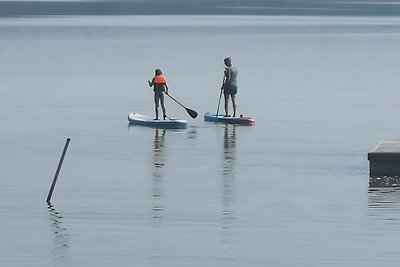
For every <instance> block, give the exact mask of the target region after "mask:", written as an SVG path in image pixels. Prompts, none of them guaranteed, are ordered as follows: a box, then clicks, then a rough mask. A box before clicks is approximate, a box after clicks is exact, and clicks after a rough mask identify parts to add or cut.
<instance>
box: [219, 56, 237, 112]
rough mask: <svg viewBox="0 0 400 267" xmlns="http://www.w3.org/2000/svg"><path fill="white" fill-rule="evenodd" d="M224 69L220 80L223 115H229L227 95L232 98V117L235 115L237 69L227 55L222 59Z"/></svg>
mask: <svg viewBox="0 0 400 267" xmlns="http://www.w3.org/2000/svg"><path fill="white" fill-rule="evenodd" d="M224 63H225V66H226V67H225V70H224V79H223V81H222V86H221V90H223V92H224V99H225V117H230V116H229V114H228V103H229V97H230V98H231V100H232V106H233V117H235V116H236V93H237V80H236V78H237V75H238V70H237V69H236V68H235V67H234V66H233V65H232V60H231V58H229V57H227V58H225V59H224Z"/></svg>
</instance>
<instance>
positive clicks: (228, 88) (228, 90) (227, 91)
mask: <svg viewBox="0 0 400 267" xmlns="http://www.w3.org/2000/svg"><path fill="white" fill-rule="evenodd" d="M236 93H237V85H234V84H225V86H224V95H236Z"/></svg>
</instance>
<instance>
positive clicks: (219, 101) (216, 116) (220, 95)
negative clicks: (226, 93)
mask: <svg viewBox="0 0 400 267" xmlns="http://www.w3.org/2000/svg"><path fill="white" fill-rule="evenodd" d="M221 97H222V90H221V93H219V100H218V108H217V113H216V114H215V119H216V121H217V120H218V112H219V105H220V104H221Z"/></svg>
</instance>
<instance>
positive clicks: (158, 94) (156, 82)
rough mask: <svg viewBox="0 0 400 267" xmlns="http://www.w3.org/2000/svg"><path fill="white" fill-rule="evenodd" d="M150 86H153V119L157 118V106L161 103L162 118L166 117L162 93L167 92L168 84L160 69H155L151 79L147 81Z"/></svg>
mask: <svg viewBox="0 0 400 267" xmlns="http://www.w3.org/2000/svg"><path fill="white" fill-rule="evenodd" d="M148 82H149V86H150V87H152V86H153V87H154V89H153V91H154V104H155V110H156V118H155V119H154V120H158V106H159V104H160V103H161V109H162V112H163V118H164V120H165V118H166V117H167V115H166V113H165V106H164V94H163V93H166V94H168V85H167V80H166V79H165V77H164V76H163V74H162V71H161V70H160V69H156V71H155V75H154V78H153V80H151V82H150V81H148Z"/></svg>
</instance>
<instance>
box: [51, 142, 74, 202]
mask: <svg viewBox="0 0 400 267" xmlns="http://www.w3.org/2000/svg"><path fill="white" fill-rule="evenodd" d="M69 141H71V139H70V138H67V141H66V142H65V145H64V150H63V152H62V155H61V158H60V162H59V163H58V167H57V171H56V174H55V175H54V179H53V183H52V184H51V187H50V191H49V194H48V195H47V200H46V201H47V203H49V202H50V199H51V196H52V194H53V190H54V187H55V186H56V182H57V178H58V174H59V173H60V170H61V166H62V164H63V161H64V157H65V153H67V149H68V145H69Z"/></svg>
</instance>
